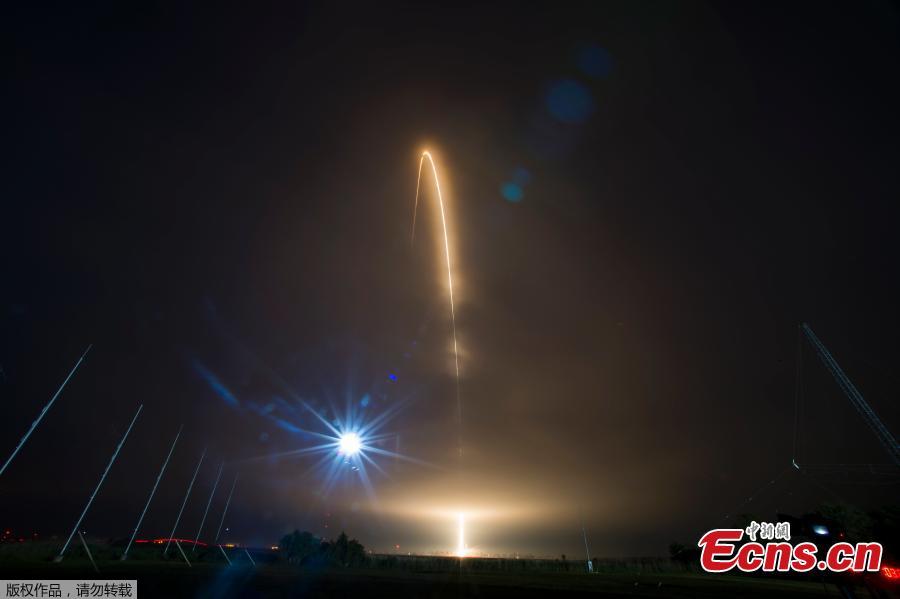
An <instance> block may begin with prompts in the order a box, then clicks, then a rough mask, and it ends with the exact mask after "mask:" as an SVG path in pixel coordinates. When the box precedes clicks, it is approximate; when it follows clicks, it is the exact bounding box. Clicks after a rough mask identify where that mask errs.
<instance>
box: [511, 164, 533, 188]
mask: <svg viewBox="0 0 900 599" xmlns="http://www.w3.org/2000/svg"><path fill="white" fill-rule="evenodd" d="M512 180H513V183H515V184H516V185H518V186H519V187H525V186H526V185H528V183H529V182H530V181H531V173H530V172H529V171H528V169H527V168H525V167H523V166H520V167H517V168H516V170H514V171H513V176H512Z"/></svg>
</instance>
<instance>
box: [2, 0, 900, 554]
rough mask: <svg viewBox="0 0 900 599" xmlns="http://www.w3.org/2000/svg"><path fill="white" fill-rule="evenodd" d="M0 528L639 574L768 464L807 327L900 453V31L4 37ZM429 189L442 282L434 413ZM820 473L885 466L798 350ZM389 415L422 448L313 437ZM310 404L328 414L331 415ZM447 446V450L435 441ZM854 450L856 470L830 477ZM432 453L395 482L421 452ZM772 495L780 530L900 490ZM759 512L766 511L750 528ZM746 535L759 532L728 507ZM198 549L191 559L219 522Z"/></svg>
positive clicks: (56, 28)
mask: <svg viewBox="0 0 900 599" xmlns="http://www.w3.org/2000/svg"><path fill="white" fill-rule="evenodd" d="M4 20H5V21H6V24H5V26H6V28H7V29H8V32H7V33H6V34H5V35H4V39H5V43H4V47H5V52H4V54H5V56H6V57H7V63H6V68H5V72H6V77H5V79H6V83H7V85H6V86H5V87H6V90H5V93H4V96H5V99H6V100H7V102H5V110H4V116H5V118H4V135H3V137H4V140H5V143H4V147H5V150H6V151H5V152H4V158H3V164H4V168H3V176H2V178H0V181H2V188H0V189H2V192H0V193H2V201H3V211H2V218H0V223H2V237H0V239H2V241H0V243H2V256H3V261H2V279H0V280H2V297H0V368H2V373H0V408H2V415H0V436H2V439H3V442H2V445H0V455H2V456H3V458H2V459H3V460H5V459H6V456H8V455H9V453H10V452H11V451H12V449H13V448H14V447H15V444H16V442H17V440H18V439H19V438H20V437H21V435H22V434H23V433H24V432H25V430H27V428H28V426H29V424H30V423H31V422H32V420H33V419H34V418H35V416H36V415H37V414H38V413H39V412H40V410H41V408H42V407H43V405H44V404H45V403H46V401H47V400H48V399H49V398H50V396H51V395H52V394H53V392H54V391H55V389H56V387H57V386H58V385H59V383H60V382H61V381H62V380H63V378H65V376H66V374H67V372H68V370H69V369H70V368H71V367H72V365H73V364H74V362H75V361H76V359H77V358H78V356H79V355H80V354H81V352H82V351H83V350H84V349H85V348H86V347H87V346H88V344H91V343H93V344H94V347H93V349H92V350H91V353H90V354H89V356H88V358H87V359H86V361H85V363H84V365H83V366H82V368H81V370H80V371H79V372H78V373H77V374H76V375H75V377H73V379H72V381H71V383H70V384H69V386H68V387H67V388H66V390H65V391H64V392H63V394H62V395H61V396H60V399H59V400H58V402H57V403H56V404H55V405H54V406H53V408H52V409H51V411H50V412H49V413H48V415H47V416H46V418H45V419H44V421H43V422H42V423H41V425H40V426H39V427H38V429H37V431H36V432H35V434H34V435H33V436H32V437H31V439H30V440H29V442H28V444H26V445H25V447H24V449H23V450H22V451H21V453H20V454H19V455H18V456H17V458H16V460H15V461H14V462H13V463H12V465H11V466H10V468H9V470H8V471H7V472H6V473H4V475H3V477H2V478H0V527H5V528H12V529H14V530H16V531H20V532H22V533H24V534H31V533H32V532H33V531H36V532H38V533H39V534H40V535H41V536H49V535H52V534H58V535H67V534H68V532H69V530H70V529H71V526H72V525H73V524H74V521H75V519H76V517H77V515H78V513H79V512H80V511H81V508H82V507H83V505H84V502H85V501H86V500H87V497H88V495H89V494H90V492H91V490H92V488H93V485H94V484H96V481H97V479H98V477H99V475H100V473H101V472H102V471H103V468H104V467H105V465H106V463H107V461H108V460H109V456H110V454H111V453H112V451H113V449H114V448H115V446H116V444H117V443H118V441H119V439H120V437H121V435H122V434H123V433H124V431H125V428H126V427H127V425H128V423H129V421H130V420H131V418H132V416H133V414H134V412H135V410H136V409H137V407H138V405H140V404H143V405H144V410H143V413H142V415H141V416H140V418H139V420H138V422H137V424H136V425H135V428H134V430H133V432H132V434H131V436H130V437H129V439H128V441H127V443H126V444H125V447H124V449H123V450H122V452H121V454H120V456H119V459H118V461H117V462H116V463H115V465H114V466H113V468H112V470H111V472H110V475H109V478H108V480H107V482H106V485H105V487H104V488H103V489H102V491H101V493H100V495H99V496H98V499H97V501H96V502H95V504H94V506H93V508H92V510H91V512H90V513H89V514H88V517H87V518H86V520H85V522H84V525H83V526H82V529H84V530H86V531H87V532H88V533H89V534H92V535H97V536H104V537H115V538H119V537H127V536H128V535H129V534H130V532H131V529H132V528H133V526H134V523H135V521H136V518H137V516H138V514H139V512H140V509H141V507H142V505H143V502H144V501H145V499H146V496H147V494H148V492H149V490H150V487H151V486H152V483H153V480H154V479H155V476H156V473H157V470H158V468H159V466H160V465H161V463H162V461H163V459H164V457H165V454H166V452H167V450H168V445H169V443H171V440H172V439H173V438H174V436H175V433H176V431H177V430H178V427H179V425H180V424H182V423H183V424H184V433H183V434H182V437H181V439H180V441H179V444H178V445H177V446H176V449H175V453H174V456H173V458H172V463H171V465H170V467H169V470H168V471H167V473H166V476H165V477H164V478H163V481H162V483H161V485H160V489H159V491H158V494H157V496H156V498H155V499H154V503H153V505H151V508H150V511H149V515H148V517H147V519H146V521H145V524H144V526H143V527H142V532H141V534H140V535H139V536H142V537H162V536H165V535H167V534H168V533H169V529H170V527H171V525H172V523H173V522H174V517H175V514H176V511H177V508H178V506H179V504H180V502H181V498H182V497H183V493H184V491H185V488H186V485H187V483H188V481H189V479H190V476H191V474H192V472H193V468H194V467H195V465H196V463H197V460H198V458H199V456H200V453H201V451H202V450H203V448H204V447H208V453H207V458H206V460H205V462H204V464H203V465H202V468H201V470H200V475H199V476H198V479H197V485H196V487H195V491H194V493H195V494H194V495H193V496H192V500H191V501H190V502H189V503H188V508H187V510H186V512H185V516H184V519H183V524H182V525H181V527H180V528H179V536H182V537H190V538H193V536H194V535H195V533H196V529H197V527H198V526H199V521H200V517H201V515H202V511H203V507H204V504H205V503H206V500H207V498H208V494H209V491H210V489H211V487H212V484H213V480H214V478H215V475H216V471H217V469H218V466H219V464H220V463H221V462H223V461H225V462H226V465H225V469H224V474H223V477H222V482H221V483H220V487H219V489H218V492H217V495H216V496H215V498H214V503H213V508H212V511H211V512H210V514H211V515H210V522H213V523H215V524H218V518H219V517H220V515H221V510H222V507H223V505H224V502H225V496H226V494H227V490H228V488H229V487H230V485H231V482H232V480H233V477H234V474H235V473H236V472H240V480H239V482H238V485H237V489H236V491H235V495H234V499H233V502H232V505H231V508H230V510H231V511H230V512H229V516H228V519H227V520H226V523H225V526H226V527H228V529H229V530H228V532H227V533H225V534H226V535H227V538H228V539H231V540H235V541H238V542H242V543H250V544H270V543H273V542H276V541H277V539H278V538H279V537H280V536H281V535H282V534H283V533H285V532H288V531H290V530H293V529H294V528H300V529H301V530H302V529H307V530H310V531H312V532H314V533H315V534H318V535H324V536H334V535H336V534H337V533H338V532H339V531H340V530H341V529H346V530H347V532H348V533H349V534H351V536H355V537H357V538H359V539H360V540H361V541H362V542H363V543H364V544H365V545H366V546H367V547H369V548H373V549H376V550H382V551H386V550H389V549H391V548H394V547H395V545H397V544H399V545H400V546H401V548H402V549H401V550H402V551H407V550H408V551H452V550H453V548H454V543H455V541H456V537H455V526H456V522H455V520H454V514H455V513H456V512H457V511H464V512H465V513H466V514H467V542H468V543H469V544H470V546H471V547H472V548H473V550H474V551H477V552H481V553H496V552H503V553H515V552H519V553H521V554H523V555H525V554H535V555H558V554H559V553H561V552H565V553H568V554H570V555H580V554H581V552H582V551H583V549H582V539H581V525H582V523H584V525H585V527H586V529H587V531H588V534H589V538H590V541H591V545H592V547H591V550H592V552H593V553H594V554H596V555H611V556H616V555H621V556H624V555H658V554H664V553H665V552H666V551H667V549H666V547H667V545H668V544H669V543H670V542H672V541H676V540H678V541H681V542H684V543H695V542H696V540H697V538H699V533H700V532H702V531H704V530H707V529H710V528H714V527H717V526H720V525H721V524H723V522H722V517H723V516H724V515H725V514H728V513H731V512H734V510H736V509H738V508H742V502H744V500H745V499H746V498H747V497H748V495H749V494H751V493H752V492H753V491H755V490H756V489H758V488H759V487H761V486H764V485H765V484H766V483H767V482H768V481H769V480H770V479H772V478H773V477H774V476H776V475H778V474H779V473H781V472H782V471H784V469H785V468H786V467H788V466H789V465H790V460H791V456H792V436H793V419H794V401H795V379H796V371H797V354H798V333H797V325H798V324H799V323H800V322H804V321H805V322H808V323H810V325H811V326H812V328H813V329H814V330H815V331H816V333H817V334H818V335H819V337H820V338H821V339H822V340H823V341H824V343H825V344H826V345H827V346H828V347H829V348H830V349H831V351H832V352H833V353H834V355H835V357H836V358H837V360H838V361H839V362H840V363H841V365H842V366H843V367H844V369H845V370H846V371H847V373H848V375H849V376H850V378H851V379H853V380H854V381H855V382H856V383H857V385H858V387H859V388H860V390H861V391H862V393H863V394H864V395H865V396H866V398H867V399H868V400H869V402H870V404H871V405H872V406H873V408H874V409H875V410H876V411H877V412H878V414H879V415H880V416H881V417H882V419H883V420H884V422H885V423H886V424H887V426H888V427H889V428H891V429H892V430H893V431H895V434H896V433H897V432H898V431H900V409H898V403H897V401H896V389H897V386H898V384H900V381H898V376H897V375H896V372H897V368H896V364H897V363H898V360H900V344H898V342H897V340H898V338H900V317H898V312H897V305H898V300H900V284H898V268H897V258H898V251H897V234H896V230H897V223H898V217H900V208H898V192H900V169H898V168H897V165H898V159H900V146H898V143H897V140H898V139H900V111H898V110H897V107H898V106H900V81H898V75H897V73H898V69H897V64H898V60H900V35H898V34H900V13H898V10H897V8H896V7H895V6H893V5H891V4H888V3H883V2H868V3H854V4H852V5H846V6H841V7H837V6H831V5H829V4H828V3H807V4H800V3H791V4H790V5H787V6H786V5H783V4H778V3H772V4H766V5H764V6H759V5H757V3H746V4H742V3H733V2H727V3H722V4H709V3H693V2H690V3H689V2H681V3H675V2H610V3H599V2H593V3H586V4H575V3H566V2H555V3H546V4H544V5H543V6H540V5H534V6H531V5H529V6H528V7H526V5H525V4H523V3H505V4H504V3H491V4H489V5H480V6H479V5H472V6H468V7H466V6H462V5H449V4H433V5H427V4H423V3H411V4H407V5H401V4H397V5H388V4H385V3H369V4H368V5H359V6H351V5H348V4H346V3H339V4H336V5H334V7H333V8H332V7H329V6H328V4H327V3H322V4H320V5H318V6H305V7H301V6H300V5H298V4H296V3H287V4H285V5H283V6H268V7H260V6H257V5H256V4H252V5H251V4H246V3H245V4H244V5H242V6H240V7H230V8H229V7H223V6H219V5H213V6H211V7H210V8H208V9H201V8H197V7H188V6H182V5H181V3H172V4H170V5H164V4H151V3H148V4H144V5H141V6H136V5H133V4H129V3H110V4H109V5H106V6H97V7H91V8H86V7H84V6H80V5H65V6H61V7H56V8H50V7H40V8H36V9H35V10H33V11H30V12H20V13H10V14H7V18H6V19H4ZM426 148H427V149H430V150H431V151H432V152H433V153H434V155H435V158H436V161H437V166H438V168H439V170H440V174H441V177H442V179H441V184H442V186H443V187H444V191H445V194H446V197H445V199H446V200H447V208H448V214H447V216H448V227H449V229H450V242H451V254H452V258H453V261H454V268H455V272H454V275H455V281H454V283H455V284H456V288H455V289H454V291H455V292H456V300H457V306H456V307H457V314H456V316H457V328H458V334H459V344H460V369H461V385H460V397H461V401H462V414H463V417H462V427H461V429H460V428H459V426H458V424H457V419H456V387H455V383H454V378H453V356H452V345H451V339H452V338H451V331H450V321H449V312H448V303H447V295H446V291H447V289H446V271H445V270H444V267H443V262H442V260H443V255H442V253H441V252H442V246H441V245H440V244H439V241H440V240H439V238H438V235H439V230H440V223H439V221H438V220H436V219H437V217H438V212H437V209H436V204H435V201H436V196H435V195H434V193H433V191H432V186H431V179H430V175H428V174H427V173H426V175H423V197H422V203H421V205H420V213H419V214H420V222H419V224H418V229H417V232H416V237H417V239H416V244H415V246H414V247H411V246H410V240H409V237H410V221H411V217H412V207H413V198H414V193H415V186H416V173H417V166H418V160H419V154H420V152H421V151H422V150H424V149H426ZM802 351H803V366H802V368H801V369H800V370H801V375H802V377H801V378H802V379H803V381H804V390H805V391H804V401H805V404H804V405H805V406H806V409H805V412H804V414H805V415H804V417H803V419H802V422H801V429H802V430H803V436H802V443H801V449H802V452H803V453H802V456H803V458H804V459H805V460H807V461H809V462H822V463H824V462H829V463H836V462H841V461H842V460H843V461H848V462H854V463H856V462H861V463H886V462H887V461H888V459H887V456H886V455H885V454H884V453H882V452H880V450H879V447H878V445H877V443H876V442H875V441H874V437H872V435H871V434H870V433H869V431H868V429H867V428H866V427H865V425H864V424H863V423H862V422H861V420H860V419H859V418H858V417H857V416H856V415H855V414H854V413H853V410H852V408H850V406H849V404H848V402H847V401H846V400H844V399H843V398H842V396H841V395H840V392H839V391H838V390H837V388H836V387H835V385H834V384H833V383H832V381H831V380H830V378H829V375H828V374H827V372H826V371H825V370H824V369H823V368H822V367H821V366H820V365H818V364H816V362H815V358H814V356H813V353H812V352H811V351H810V350H809V347H808V346H806V347H805V348H804V349H803V350H802ZM298 399H302V400H303V401H304V402H306V405H309V406H312V408H313V409H314V410H316V411H319V412H320V413H321V414H322V415H323V416H324V417H325V418H326V419H327V420H332V419H334V418H336V417H338V418H339V417H341V415H342V414H343V413H344V411H345V410H346V409H347V406H348V405H349V406H351V407H352V410H353V412H354V413H355V414H357V415H358V416H359V417H360V418H362V419H363V420H366V421H371V420H372V419H373V418H377V417H378V416H379V415H381V414H386V413H389V412H390V411H394V412H392V413H394V416H393V418H391V419H390V420H389V421H387V422H386V423H385V425H384V428H383V429H382V432H385V433H390V437H389V438H387V439H386V440H385V441H384V442H383V443H384V444H385V445H384V447H385V448H386V449H388V450H390V451H392V452H395V451H399V452H400V453H402V454H403V455H404V456H407V457H410V458H413V459H414V460H416V461H409V460H402V459H397V458H392V457H387V456H374V460H375V461H376V463H377V464H378V466H379V467H380V468H381V470H383V472H379V471H378V469H376V468H374V467H372V466H370V467H369V468H368V470H367V472H368V476H369V477H370V480H371V488H370V489H368V490H367V489H366V485H365V484H363V481H362V480H361V478H360V475H359V473H358V472H356V471H354V470H352V469H350V468H345V467H343V466H341V467H339V468H338V469H337V471H336V478H335V484H334V485H333V488H331V489H328V490H327V491H328V492H326V489H325V485H324V482H325V475H324V473H323V472H322V471H321V470H316V469H311V468H312V467H313V466H314V464H315V463H316V461H317V458H316V457H311V456H308V455H302V456H294V457H281V458H264V459H261V460H251V458H258V457H261V456H270V455H272V454H275V453H279V452H287V451H291V450H297V449H302V448H304V447H309V446H312V445H315V444H317V443H320V442H321V440H319V439H317V438H316V437H315V436H314V435H310V434H309V432H308V431H312V432H314V433H315V432H318V433H324V432H326V429H325V428H324V426H323V425H322V424H321V423H320V422H319V421H318V420H317V419H316V418H315V417H314V416H313V415H312V413H311V411H310V410H305V409H302V408H301V404H300V402H299V401H298ZM335 408H337V412H335ZM459 435H461V437H462V441H463V457H462V459H460V458H459V457H458V455H457V438H458V436H459ZM851 458H852V459H851ZM419 462H423V463H419ZM818 482H821V483H822V485H817V486H814V487H813V486H809V485H805V483H804V482H803V481H794V482H793V483H792V484H793V485H794V486H793V487H791V488H790V489H782V488H781V487H779V488H778V489H775V490H773V492H772V493H771V494H770V495H771V496H770V497H768V498H767V499H765V501H764V502H763V503H759V502H757V503H758V505H756V506H755V508H756V509H759V510H760V511H761V512H762V513H765V515H768V516H770V517H771V516H773V515H774V511H775V509H776V508H777V509H785V510H792V511H797V512H801V511H804V510H810V509H813V508H814V507H815V506H816V505H818V504H819V503H821V502H822V501H826V500H831V499H833V497H832V496H831V495H829V494H826V493H825V491H823V490H822V488H823V486H824V487H827V489H829V493H832V494H836V495H838V496H840V497H842V498H844V499H846V500H847V501H859V502H869V503H871V504H872V505H875V504H877V503H878V502H880V501H883V500H884V498H885V496H887V497H888V498H890V495H891V492H890V491H891V489H893V492H895V491H896V486H894V487H887V488H885V487H877V490H878V492H880V493H881V494H882V496H879V495H878V492H875V491H873V488H874V487H871V486H869V487H866V486H865V485H838V483H837V482H835V481H833V480H825V481H817V483H818ZM766 501H767V502H768V503H765V502H766ZM747 509H748V510H749V509H750V508H747ZM211 528H214V526H212V525H211V524H209V523H208V524H207V528H206V529H205V531H206V532H205V533H204V534H203V535H201V536H202V537H208V536H210V532H209V531H210V529H211Z"/></svg>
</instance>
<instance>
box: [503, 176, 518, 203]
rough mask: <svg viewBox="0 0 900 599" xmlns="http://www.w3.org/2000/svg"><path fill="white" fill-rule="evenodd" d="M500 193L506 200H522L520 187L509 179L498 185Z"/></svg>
mask: <svg viewBox="0 0 900 599" xmlns="http://www.w3.org/2000/svg"><path fill="white" fill-rule="evenodd" d="M500 193H502V194H503V197H504V198H506V201H507V202H521V201H522V195H523V194H522V188H521V187H519V186H518V185H516V184H515V183H512V182H510V181H507V182H506V183H504V184H503V186H502V187H500Z"/></svg>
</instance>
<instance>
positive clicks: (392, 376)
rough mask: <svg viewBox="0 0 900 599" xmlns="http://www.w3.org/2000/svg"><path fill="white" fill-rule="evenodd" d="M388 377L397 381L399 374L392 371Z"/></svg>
mask: <svg viewBox="0 0 900 599" xmlns="http://www.w3.org/2000/svg"><path fill="white" fill-rule="evenodd" d="M388 379H390V380H392V381H396V380H397V375H396V374H394V373H393V372H392V373H390V374H388Z"/></svg>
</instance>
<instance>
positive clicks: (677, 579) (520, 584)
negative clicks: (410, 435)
mask: <svg viewBox="0 0 900 599" xmlns="http://www.w3.org/2000/svg"><path fill="white" fill-rule="evenodd" d="M99 567H100V569H101V573H100V574H97V573H95V572H94V571H93V569H92V568H91V566H90V564H89V563H87V562H86V561H80V560H67V561H66V562H64V563H62V564H54V563H33V562H31V563H18V564H16V563H9V562H7V563H0V579H7V580H9V579H57V580H61V579H87V580H90V579H95V580H96V579H107V580H108V579H137V580H138V596H139V597H145V598H146V597H360V598H365V599H368V598H371V597H391V598H406V597H424V598H428V597H435V598H439V597H440V598H443V597H453V598H459V597H516V598H530V597H586V596H602V597H629V598H638V597H673V598H688V597H697V598H720V597H721V598H733V599H741V598H744V597H772V598H775V599H777V598H779V597H839V596H840V595H839V593H838V591H837V589H836V588H835V587H834V586H830V585H824V584H823V583H821V582H816V583H813V582H799V581H778V580H761V579H752V578H742V577H728V576H712V575H705V574H697V573H654V574H647V573H644V574H637V573H608V574H594V575H587V574H571V573H555V572H538V573H510V572H507V573H499V572H498V573H484V572H466V571H465V570H462V571H457V572H453V573H447V572H408V571H402V570H392V571H384V570H365V569H352V570H349V569H348V570H331V569H329V570H321V571H308V570H307V571H304V570H299V569H297V568H294V567H291V566H288V565H282V564H270V565H265V564H260V565H259V566H258V567H257V568H254V567H252V566H251V565H249V564H248V563H240V564H238V563H235V564H234V565H232V566H225V565H223V564H210V563H197V564H194V565H193V567H190V568H188V567H187V565H186V564H183V563H181V564H179V563H175V562H130V563H129V562H104V563H100V564H99ZM2 591H3V589H0V596H2ZM872 596H873V595H870V594H869V593H868V592H867V591H865V590H864V589H859V590H858V593H857V597H860V598H867V597H872ZM887 596H896V595H887Z"/></svg>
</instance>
